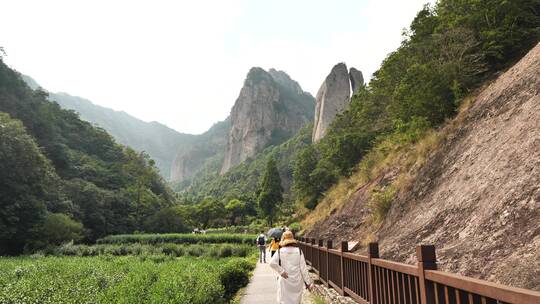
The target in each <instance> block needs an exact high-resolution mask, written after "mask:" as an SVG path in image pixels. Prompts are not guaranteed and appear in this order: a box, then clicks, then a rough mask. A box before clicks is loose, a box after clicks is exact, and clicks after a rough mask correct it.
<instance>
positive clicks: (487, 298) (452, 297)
mask: <svg viewBox="0 0 540 304" xmlns="http://www.w3.org/2000/svg"><path fill="white" fill-rule="evenodd" d="M323 243H324V242H323V240H318V241H316V240H315V239H308V238H300V242H299V246H300V248H301V249H302V251H303V252H304V254H305V258H306V262H307V263H308V264H309V265H311V267H312V269H313V270H314V271H315V273H317V275H318V276H319V279H320V281H321V282H322V283H324V284H325V285H326V286H327V287H332V288H334V289H335V290H337V291H338V292H339V293H340V294H341V295H346V296H350V297H351V298H352V299H354V300H355V301H356V302H358V303H363V304H495V303H497V304H499V303H500V304H503V303H509V304H510V303H511V304H540V292H536V291H531V290H526V289H521V288H514V287H509V286H504V285H500V284H495V283H490V282H487V281H483V280H477V279H472V278H468V277H464V276H460V275H455V274H451V273H446V272H442V271H437V261H436V256H435V247H434V246H430V245H422V246H418V247H417V248H416V255H417V260H418V264H417V266H412V265H407V264H402V263H396V262H392V261H388V260H384V259H380V258H379V246H378V244H377V243H370V244H369V246H368V250H367V255H365V256H363V255H358V254H354V253H350V252H348V243H347V242H342V243H341V246H340V247H341V248H340V249H339V250H337V249H334V248H333V244H332V241H327V242H326V244H325V246H323Z"/></svg>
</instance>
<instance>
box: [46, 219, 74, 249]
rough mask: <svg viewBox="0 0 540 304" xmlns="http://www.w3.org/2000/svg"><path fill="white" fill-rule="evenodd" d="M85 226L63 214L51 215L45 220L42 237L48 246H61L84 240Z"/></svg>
mask: <svg viewBox="0 0 540 304" xmlns="http://www.w3.org/2000/svg"><path fill="white" fill-rule="evenodd" d="M82 231H83V225H82V224H81V223H79V222H76V221H74V220H73V219H71V218H70V217H69V216H67V215H65V214H62V213H49V214H48V215H47V217H46V218H45V222H44V223H43V227H42V228H41V235H42V236H43V239H42V240H44V241H45V242H46V243H47V244H53V245H59V244H62V243H64V242H68V241H78V240H80V239H82Z"/></svg>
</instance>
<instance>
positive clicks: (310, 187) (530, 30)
mask: <svg viewBox="0 0 540 304" xmlns="http://www.w3.org/2000/svg"><path fill="white" fill-rule="evenodd" d="M539 39H540V2H538V1H536V0H518V1H501V0H491V1H455V0H441V1H439V2H437V4H436V5H434V6H429V5H426V6H425V7H424V8H423V9H422V10H421V11H420V12H418V14H417V16H416V18H415V19H414V20H413V22H412V23H411V25H410V28H409V29H408V30H407V31H406V32H405V34H404V37H403V42H402V43H401V46H400V47H399V48H398V49H397V50H395V51H394V52H392V53H390V54H389V55H388V57H387V58H386V59H385V60H384V61H383V63H382V65H381V67H380V68H379V70H378V71H376V72H375V73H374V75H373V78H372V80H371V81H370V83H369V84H368V85H367V86H366V87H364V88H362V89H361V90H360V92H359V93H358V94H356V95H355V96H353V98H352V101H351V104H350V106H349V109H348V110H347V111H345V112H344V113H343V114H342V115H340V116H339V117H338V118H337V119H336V120H335V121H334V122H333V123H332V125H331V127H330V130H329V131H328V133H327V135H326V136H325V137H324V138H323V139H322V140H321V141H320V142H318V143H317V144H315V145H312V146H309V147H307V148H306V149H305V150H304V151H301V152H300V157H299V158H298V159H297V161H296V166H295V169H294V190H295V195H296V199H297V201H298V203H299V204H300V205H303V206H306V207H307V208H309V209H313V208H315V206H317V204H318V202H319V201H320V200H321V199H322V198H323V197H324V192H325V191H326V190H328V189H329V188H330V187H331V186H332V185H334V184H335V183H336V182H337V181H338V180H339V179H340V178H343V177H348V176H350V175H351V174H352V173H353V172H356V171H357V170H358V169H359V166H358V163H359V162H360V161H362V160H364V162H362V163H361V166H373V165H374V163H376V162H377V161H378V160H377V159H371V160H369V159H364V157H365V156H366V155H369V152H370V151H372V150H374V149H377V150H383V151H382V152H383V153H384V152H385V150H389V149H390V147H391V146H392V145H394V144H402V143H405V142H415V141H417V140H418V139H419V138H421V137H422V135H423V134H424V133H425V132H426V131H427V130H428V129H430V128H437V127H438V126H440V125H441V124H442V123H444V122H445V120H446V119H448V118H450V117H453V116H454V115H455V114H456V111H457V108H458V107H459V106H460V104H461V103H462V101H463V99H464V97H465V96H467V95H468V94H470V93H471V92H473V90H475V89H476V88H477V87H478V86H480V85H481V84H482V83H483V82H485V81H487V80H489V79H492V78H493V77H494V76H496V75H497V74H498V73H499V71H501V70H503V69H505V68H507V67H508V66H510V65H511V64H512V63H514V62H515V61H516V60H517V59H519V58H521V56H523V55H524V54H525V53H526V52H527V51H528V50H529V49H530V48H531V47H532V46H533V45H535V43H537V42H538V41H539ZM374 147H375V148H374ZM360 169H362V168H360Z"/></svg>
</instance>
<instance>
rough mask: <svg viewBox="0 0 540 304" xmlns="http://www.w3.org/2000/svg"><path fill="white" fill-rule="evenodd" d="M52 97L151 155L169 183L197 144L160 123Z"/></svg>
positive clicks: (32, 83)
mask: <svg viewBox="0 0 540 304" xmlns="http://www.w3.org/2000/svg"><path fill="white" fill-rule="evenodd" d="M21 77H22V79H23V80H24V81H25V82H26V83H27V84H28V86H29V87H30V88H32V89H33V90H37V89H39V88H41V86H40V85H39V84H38V83H37V82H36V81H35V80H34V79H32V78H31V77H29V76H26V75H21ZM48 93H49V100H51V101H54V102H57V103H58V104H59V105H60V107H62V108H63V109H67V110H73V111H75V112H77V113H78V114H79V115H80V118H81V119H82V120H85V121H88V122H90V123H92V124H93V125H95V126H97V127H99V128H103V129H105V130H106V131H107V132H108V133H109V134H111V135H112V137H114V139H115V140H116V141H117V142H118V143H120V144H122V145H125V146H128V147H130V148H132V149H134V150H135V151H137V152H143V151H144V152H145V153H147V154H148V155H149V156H150V158H152V159H153V160H154V161H155V162H156V167H157V168H158V170H159V172H160V174H161V176H163V178H165V179H169V177H170V174H171V167H172V165H173V160H174V157H175V153H176V152H177V151H179V150H180V149H181V148H184V147H186V146H188V145H191V144H192V143H193V142H195V141H196V140H197V136H196V135H191V134H184V133H179V132H177V131H175V130H173V129H171V128H168V127H167V126H165V125H162V124H160V123H158V122H145V121H142V120H140V119H137V118H135V117H133V116H131V115H129V114H128V113H126V112H123V111H115V110H113V109H109V108H106V107H102V106H99V105H96V104H94V103H92V102H91V101H90V100H87V99H84V98H81V97H77V96H72V95H69V94H67V93H53V92H48Z"/></svg>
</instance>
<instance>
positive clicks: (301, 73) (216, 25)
mask: <svg viewBox="0 0 540 304" xmlns="http://www.w3.org/2000/svg"><path fill="white" fill-rule="evenodd" d="M426 2H428V0H392V1H390V0H333V1H329V0H322V1H319V0H273V1H262V0H250V1H248V0H227V1H224V0H212V1H211V0H197V1H195V0H192V1H181V0H176V1H173V0H170V1H165V0H153V1H137V0H130V1H127V0H126V1H122V0H114V1H112V0H108V1H101V0H93V1H82V0H65V1H60V0H48V1H42V0H34V1H30V0H17V1H13V0H0V11H1V12H0V46H2V47H4V49H5V51H6V53H7V57H5V58H4V61H5V62H6V63H7V64H8V65H9V66H11V67H12V68H14V69H16V70H18V71H19V72H21V73H23V74H26V75H29V76H31V77H32V78H34V79H35V80H36V81H37V82H38V83H39V84H40V85H41V86H42V87H43V88H45V89H47V90H49V91H52V92H66V93H69V94H71V95H76V96H80V97H84V98H87V99H89V100H91V101H92V102H93V103H95V104H98V105H101V106H105V107H109V108H112V109H114V110H122V111H125V112H127V113H129V114H131V115H133V116H135V117H137V118H140V119H142V120H145V121H158V122H160V123H163V124H165V125H167V126H169V127H171V128H173V129H176V130H177V131H179V132H183V133H193V134H199V133H202V132H204V131H206V130H207V129H208V128H209V127H210V126H211V125H212V124H214V123H215V122H217V121H220V120H223V119H225V118H226V117H227V116H228V115H229V113H230V109H231V107H232V106H233V105H234V102H235V101H236V98H237V97H238V93H239V91H240V89H241V87H242V84H243V81H244V79H245V76H246V74H247V72H248V71H249V69H250V68H251V67H254V66H259V67H262V68H264V69H269V68H275V69H278V70H283V71H285V72H287V73H288V74H289V75H290V76H291V77H292V78H293V79H295V80H296V81H298V82H299V83H300V85H301V86H302V88H303V89H304V90H305V91H307V92H310V93H311V94H312V95H313V96H315V95H316V93H317V91H318V89H319V87H320V85H321V83H322V81H323V80H324V79H325V77H326V76H327V75H328V73H329V72H330V69H331V68H332V67H333V66H334V65H335V64H336V63H338V62H345V63H346V64H347V66H348V67H351V66H354V67H355V68H357V69H359V70H361V71H362V72H363V74H364V78H366V79H369V77H370V76H371V75H372V73H373V72H374V71H376V70H377V68H378V67H379V66H380V63H381V62H382V60H383V59H384V58H385V57H386V56H387V54H388V53H389V52H391V51H393V50H395V49H396V48H397V47H398V46H399V44H400V42H401V40H402V32H403V29H404V28H407V27H408V26H409V24H410V23H411V21H412V19H413V18H414V16H415V15H416V12H418V11H419V10H420V9H421V8H422V6H423V4H424V3H426Z"/></svg>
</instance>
